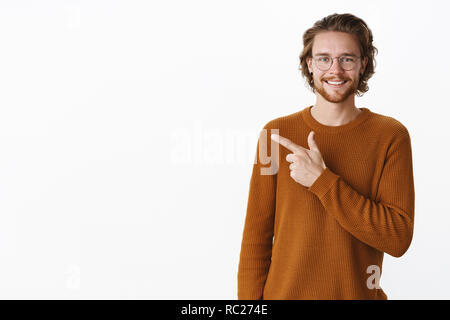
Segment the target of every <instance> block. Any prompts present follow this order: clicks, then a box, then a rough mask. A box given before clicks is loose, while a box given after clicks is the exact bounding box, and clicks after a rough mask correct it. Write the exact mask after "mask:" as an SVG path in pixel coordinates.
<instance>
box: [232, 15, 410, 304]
mask: <svg viewBox="0 0 450 320" xmlns="http://www.w3.org/2000/svg"><path fill="white" fill-rule="evenodd" d="M372 41H373V40H372V32H371V31H370V29H369V28H368V27H367V25H366V23H365V22H364V21H363V20H361V19H360V18H358V17H355V16H354V15H351V14H332V15H330V16H328V17H325V18H323V19H322V20H319V21H317V22H316V23H315V24H314V26H313V27H312V28H310V29H308V30H307V31H306V32H305V33H304V35H303V45H304V49H303V52H302V54H301V55H300V63H301V68H300V69H301V70H302V74H303V76H305V78H306V79H307V83H308V85H309V86H310V87H311V89H312V91H313V92H314V93H315V95H316V103H315V104H314V105H312V106H308V107H307V108H305V109H303V110H301V111H298V112H295V113H293V114H290V115H287V116H283V117H280V118H277V119H274V120H272V121H270V122H268V123H267V124H266V125H265V126H264V128H263V130H262V131H261V134H260V138H259V143H258V146H257V150H256V157H255V160H256V162H255V164H254V166H253V172H252V177H251V181H250V188H249V198H248V205H247V215H246V219H245V226H244V231H243V239H242V246H241V253H240V261H239V270H238V299H387V295H386V294H385V292H384V291H383V290H382V289H381V287H380V286H379V278H380V276H381V270H382V263H383V255H384V253H385V252H386V253H388V254H389V255H391V256H394V257H400V256H402V255H403V254H404V253H405V252H406V250H407V249H408V248H409V246H410V243H411V241H412V236H413V223H414V182H413V167H412V151H411V141H410V136H409V133H408V130H407V129H406V128H405V127H404V126H403V125H402V124H401V123H400V122H399V121H397V120H395V119H394V118H391V117H388V116H384V115H381V114H378V113H375V112H372V111H371V110H369V109H368V108H365V107H361V108H357V107H356V106H355V94H356V95H358V96H359V95H361V94H362V93H364V92H366V91H367V90H368V86H367V81H368V79H369V78H370V77H371V76H372V75H373V73H374V62H375V61H374V54H375V53H376V51H377V49H376V48H375V47H374V46H373V44H372ZM274 132H275V133H278V134H273V133H274ZM269 134H272V135H271V137H270V138H269V137H268V135H269ZM264 150H271V156H270V157H271V161H272V163H271V168H275V170H273V169H272V170H267V167H266V166H265V164H266V161H265V162H264V161H258V158H259V159H260V160H261V159H262V158H263V156H264V152H263V151H264ZM261 162H264V164H263V163H261ZM268 172H269V173H268Z"/></svg>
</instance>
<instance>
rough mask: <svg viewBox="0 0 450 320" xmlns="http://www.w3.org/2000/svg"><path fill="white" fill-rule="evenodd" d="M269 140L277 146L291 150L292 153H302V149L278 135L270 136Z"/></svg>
mask: <svg viewBox="0 0 450 320" xmlns="http://www.w3.org/2000/svg"><path fill="white" fill-rule="evenodd" d="M270 138H271V139H272V140H274V141H276V142H278V143H279V144H281V145H282V146H284V147H286V148H288V149H289V150H291V151H292V152H294V153H299V152H302V150H303V147H301V146H299V145H297V144H295V143H293V142H292V141H291V140H289V139H288V138H285V137H282V136H280V135H278V134H275V133H274V134H272V135H271V136H270Z"/></svg>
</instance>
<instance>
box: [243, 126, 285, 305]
mask: <svg viewBox="0 0 450 320" xmlns="http://www.w3.org/2000/svg"><path fill="white" fill-rule="evenodd" d="M264 129H266V130H264ZM264 129H263V131H262V132H261V134H260V136H259V143H258V145H257V148H256V155H255V161H256V162H255V163H254V165H253V171H252V176H251V180H250V187H249V196H248V204H247V215H246V218H245V225H244V231H243V237H242V245H241V253H240V260H239V268H238V299H239V300H259V299H262V295H263V290H264V284H265V281H266V278H267V274H268V271H269V267H270V263H271V257H272V241H273V235H274V214H275V194H276V179H277V175H276V173H277V171H278V165H277V163H278V159H274V158H275V157H277V156H278V152H277V150H278V149H277V150H274V146H272V144H271V142H270V138H269V139H268V138H267V137H268V136H269V135H270V131H275V130H269V129H267V128H266V127H265V128H264ZM274 145H275V144H274ZM266 146H267V147H266ZM260 147H261V148H260ZM269 147H270V150H271V156H270V158H271V159H270V165H271V167H272V170H271V171H270V170H268V169H269V168H265V167H263V165H262V163H267V162H268V161H269V159H267V157H266V154H267V153H268V151H267V150H268V149H269ZM275 147H276V146H275ZM274 151H276V152H274ZM274 153H276V155H274ZM258 158H259V161H258ZM261 162H262V163H261Z"/></svg>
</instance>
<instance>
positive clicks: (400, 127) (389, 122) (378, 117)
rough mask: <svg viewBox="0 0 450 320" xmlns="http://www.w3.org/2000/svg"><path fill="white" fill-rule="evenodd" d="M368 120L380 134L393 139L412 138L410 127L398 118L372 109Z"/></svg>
mask: <svg viewBox="0 0 450 320" xmlns="http://www.w3.org/2000/svg"><path fill="white" fill-rule="evenodd" d="M371 113H372V117H370V120H369V121H368V122H369V124H370V125H371V126H373V127H374V128H375V129H376V130H377V131H378V132H380V134H382V135H383V136H385V137H390V138H391V139H410V135H409V131H408V128H407V127H406V126H405V125H404V124H403V123H402V122H401V121H399V120H398V119H395V118H394V117H391V116H388V115H383V114H380V113H376V112H373V111H371Z"/></svg>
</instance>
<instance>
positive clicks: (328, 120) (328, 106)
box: [311, 95, 361, 127]
mask: <svg viewBox="0 0 450 320" xmlns="http://www.w3.org/2000/svg"><path fill="white" fill-rule="evenodd" d="M319 97H320V98H319ZM349 98H350V97H349ZM351 98H353V99H346V100H344V101H342V102H338V103H334V102H330V101H327V100H325V99H323V98H322V97H321V96H320V95H318V97H317V99H316V103H315V104H314V106H313V107H312V108H311V116H312V117H313V118H314V119H316V120H317V121H318V122H319V123H321V124H323V125H326V126H333V127H335V126H342V125H345V124H347V123H349V122H351V121H353V120H354V119H356V118H357V117H358V115H359V114H360V113H361V110H360V109H358V108H357V107H356V106H355V99H354V96H353V97H351Z"/></svg>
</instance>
